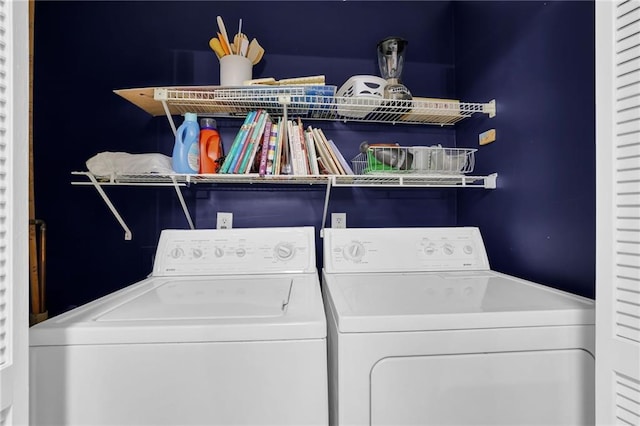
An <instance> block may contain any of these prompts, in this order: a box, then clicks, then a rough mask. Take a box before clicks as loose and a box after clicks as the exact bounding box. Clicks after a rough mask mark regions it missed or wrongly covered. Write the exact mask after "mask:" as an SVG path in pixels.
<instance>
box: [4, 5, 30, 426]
mask: <svg viewBox="0 0 640 426" xmlns="http://www.w3.org/2000/svg"><path fill="white" fill-rule="evenodd" d="M28 53H29V52H28V3H27V2H26V1H20V0H16V1H9V0H0V425H26V424H27V423H28V401H29V395H28V365H29V359H28V331H29V330H28V315H29V309H28V247H27V235H28V227H27V226H28V192H27V189H28V188H27V179H28V142H29V139H28V135H29V134H28V130H29V129H28V113H29V105H28V99H29V90H28V89H29V86H28V81H29V80H28V76H29V68H28Z"/></svg>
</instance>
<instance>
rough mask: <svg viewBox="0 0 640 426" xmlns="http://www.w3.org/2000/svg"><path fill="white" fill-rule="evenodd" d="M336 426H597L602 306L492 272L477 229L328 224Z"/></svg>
mask: <svg viewBox="0 0 640 426" xmlns="http://www.w3.org/2000/svg"><path fill="white" fill-rule="evenodd" d="M323 291H324V297H325V311H326V313H327V327H328V339H329V342H328V344H329V401H330V402H329V407H330V413H331V414H330V424H333V425H340V426H346V425H376V426H378V425H393V426H402V425H412V426H415V425H422V426H424V425H465V426H467V425H510V426H513V425H545V426H549V425H588V424H594V392H595V391H594V381H595V379H594V353H595V351H594V346H595V342H594V340H595V329H594V323H595V313H594V303H593V301H592V300H590V299H586V298H582V297H578V296H575V295H572V294H569V293H565V292H561V291H558V290H554V289H552V288H549V287H545V286H542V285H539V284H535V283H532V282H528V281H525V280H521V279H518V278H515V277H512V276H508V275H505V274H501V273H498V272H495V271H492V270H490V268H489V262H488V260H487V254H486V251H485V247H484V244H483V241H482V238H481V235H480V232H479V230H478V229H477V228H396V229H392V228H385V229H362V228H361V229H325V230H324V267H323Z"/></svg>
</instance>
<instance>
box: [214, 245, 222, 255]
mask: <svg viewBox="0 0 640 426" xmlns="http://www.w3.org/2000/svg"><path fill="white" fill-rule="evenodd" d="M213 255H214V256H215V257H222V256H224V250H222V249H221V248H220V247H216V248H215V250H214V251H213Z"/></svg>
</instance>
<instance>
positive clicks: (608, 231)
mask: <svg viewBox="0 0 640 426" xmlns="http://www.w3.org/2000/svg"><path fill="white" fill-rule="evenodd" d="M596 174H597V183H596V191H597V197H596V199H597V202H596V203H597V207H596V212H597V234H596V235H597V236H596V239H597V241H596V242H597V249H596V250H597V256H596V258H597V265H596V316H597V320H596V344H597V346H596V401H597V403H596V404H597V405H596V419H597V422H598V424H599V425H612V424H620V425H640V0H627V1H620V2H611V1H596Z"/></svg>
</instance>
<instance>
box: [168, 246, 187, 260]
mask: <svg viewBox="0 0 640 426" xmlns="http://www.w3.org/2000/svg"><path fill="white" fill-rule="evenodd" d="M169 256H170V257H172V258H173V259H179V258H181V257H182V256H184V250H182V249H181V248H180V247H175V248H173V249H172V250H171V251H170V252H169Z"/></svg>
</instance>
